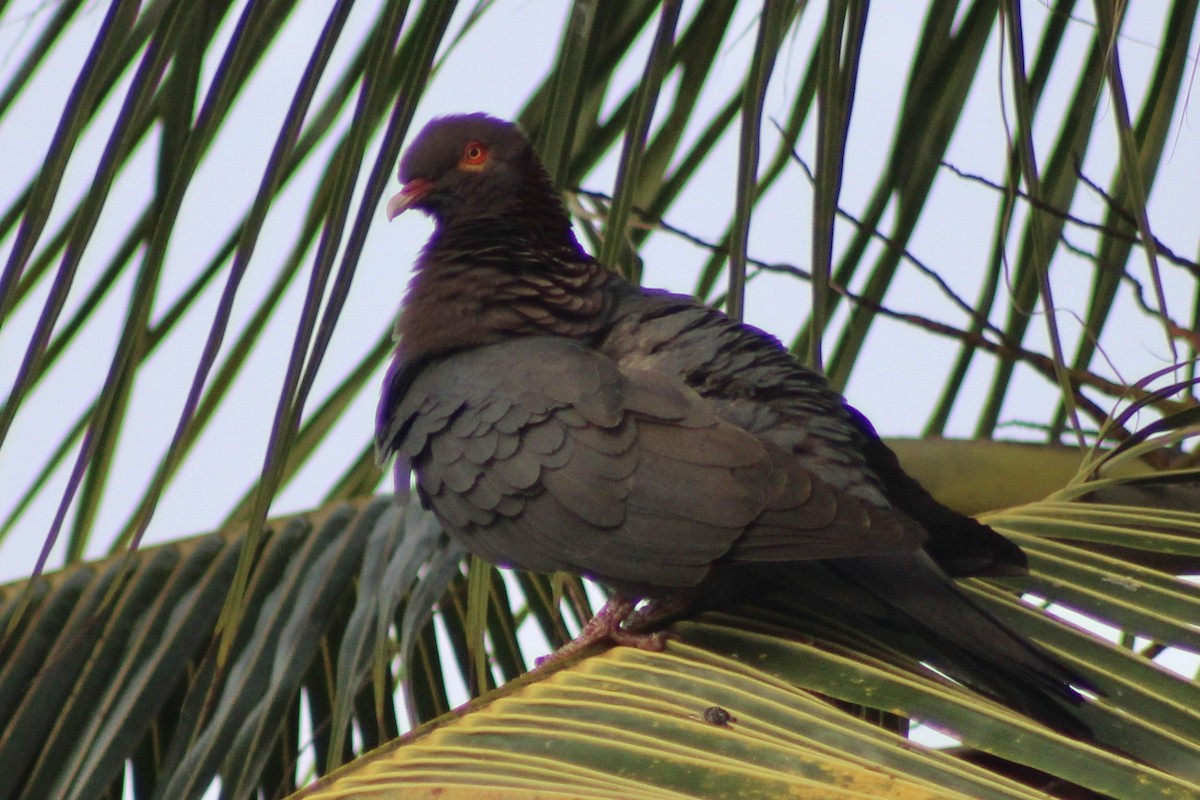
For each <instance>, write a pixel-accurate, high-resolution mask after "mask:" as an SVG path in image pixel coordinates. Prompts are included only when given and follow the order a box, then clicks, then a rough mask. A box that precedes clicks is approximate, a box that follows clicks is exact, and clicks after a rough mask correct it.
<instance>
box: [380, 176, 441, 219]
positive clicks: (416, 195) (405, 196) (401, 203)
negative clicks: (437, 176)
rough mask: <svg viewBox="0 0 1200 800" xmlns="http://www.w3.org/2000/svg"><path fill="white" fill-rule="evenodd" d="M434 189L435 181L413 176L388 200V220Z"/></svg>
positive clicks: (413, 204)
mask: <svg viewBox="0 0 1200 800" xmlns="http://www.w3.org/2000/svg"><path fill="white" fill-rule="evenodd" d="M432 189H433V182H432V181H428V180H426V179H425V178H413V179H412V180H411V181H409V182H408V183H406V184H404V186H402V187H400V191H398V192H396V193H395V194H394V195H392V197H391V199H390V200H388V201H387V218H388V222H391V221H392V220H394V219H395V218H396V217H398V216H400V215H401V214H403V213H404V212H405V211H408V210H409V209H410V208H412V207H413V206H415V205H416V204H417V203H419V202H421V198H422V197H424V196H425V195H427V194H429V192H430V191H431V190H432Z"/></svg>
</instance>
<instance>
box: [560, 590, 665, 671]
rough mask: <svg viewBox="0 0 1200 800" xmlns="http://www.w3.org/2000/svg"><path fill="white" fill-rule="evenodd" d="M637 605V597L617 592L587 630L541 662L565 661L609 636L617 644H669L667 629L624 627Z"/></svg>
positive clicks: (645, 646) (657, 647) (646, 647)
mask: <svg viewBox="0 0 1200 800" xmlns="http://www.w3.org/2000/svg"><path fill="white" fill-rule="evenodd" d="M636 605H637V601H636V600H632V599H630V598H628V597H624V596H622V595H614V596H613V598H612V599H611V600H609V601H608V602H607V603H605V604H604V607H603V608H601V609H600V610H599V611H597V612H596V616H594V617H592V618H591V620H589V621H588V624H587V625H584V626H583V630H582V631H580V632H579V635H578V636H576V637H575V638H574V639H572V640H571V641H569V642H567V643H566V644H564V645H563V646H562V647H560V648H558V649H557V650H555V651H554V652H553V653H550V654H549V655H546V656H542V657H541V658H539V659H538V660H537V666H539V667H544V666H546V665H547V664H553V663H554V662H555V661H562V660H563V659H565V658H568V657H570V656H573V655H575V654H576V653H578V652H579V651H581V650H584V649H586V648H588V647H591V646H592V645H594V644H598V643H599V642H603V641H606V640H607V641H610V642H613V643H614V644H623V645H626V646H629V647H637V648H639V649H642V650H653V651H655V652H657V651H659V650H662V649H663V647H665V646H666V638H667V637H666V634H665V633H662V632H659V633H633V632H632V631H627V630H625V629H624V628H622V627H621V623H622V622H624V621H625V620H626V619H627V618H628V617H629V616H630V615H631V614H633V609H634V606H636Z"/></svg>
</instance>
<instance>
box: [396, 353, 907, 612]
mask: <svg viewBox="0 0 1200 800" xmlns="http://www.w3.org/2000/svg"><path fill="white" fill-rule="evenodd" d="M380 426H381V427H380V438H379V442H380V450H381V452H382V453H383V454H385V455H386V454H387V453H389V452H390V451H396V452H398V454H399V455H400V457H401V459H407V460H408V461H410V462H411V463H412V465H413V467H414V469H415V471H416V474H417V486H418V490H419V492H420V495H421V498H422V500H423V501H424V502H425V503H426V504H427V505H428V506H429V507H430V508H432V510H433V511H434V513H435V514H436V515H437V516H438V517H439V519H441V521H442V523H443V525H444V526H445V527H446V529H447V531H448V532H449V533H450V534H451V535H452V536H454V537H455V538H457V539H459V540H460V541H462V542H463V543H464V544H465V545H466V546H467V547H468V548H469V549H471V550H472V551H473V552H475V553H477V554H478V555H480V556H481V557H483V558H486V559H488V560H491V561H493V562H495V563H499V564H505V565H510V566H516V567H520V568H524V569H529V570H535V571H555V570H564V569H565V570H571V571H574V572H579V573H582V574H585V575H590V576H593V577H596V578H598V579H600V580H606V581H609V582H612V583H616V584H619V585H623V586H637V587H643V588H661V589H673V588H674V589H677V588H685V587H688V586H694V585H696V584H697V583H699V582H700V581H701V580H703V579H704V578H705V576H706V575H707V574H708V573H709V571H710V570H711V569H712V567H713V565H714V564H715V563H718V562H721V561H723V560H725V561H774V560H803V559H811V558H828V557H844V556H858V555H864V554H874V553H880V552H907V551H910V550H912V549H913V548H914V547H915V546H916V545H917V544H919V542H920V538H921V536H922V534H921V532H920V530H919V529H918V528H916V526H915V524H914V525H911V528H912V530H909V529H908V527H909V526H906V525H905V524H904V523H903V517H902V515H896V514H895V513H894V512H893V511H892V510H891V509H889V508H887V507H886V506H882V507H880V506H875V505H873V504H871V503H870V502H868V501H866V500H855V499H848V498H846V497H844V496H843V495H842V494H841V493H839V492H838V491H837V490H836V489H835V488H834V487H831V486H830V485H828V484H826V483H823V482H821V481H819V480H818V479H816V478H815V477H813V476H812V475H811V474H810V473H809V472H808V471H807V470H806V469H805V468H804V467H803V466H801V465H800V464H799V463H798V461H797V460H796V459H794V458H789V457H788V453H787V452H785V450H784V449H782V448H781V447H780V446H779V445H778V444H777V443H775V442H771V441H767V440H764V439H762V438H760V437H759V436H756V435H755V434H754V433H752V432H750V431H747V430H744V429H743V428H741V427H739V426H738V425H736V424H734V423H733V422H731V421H728V420H726V419H722V418H721V417H720V416H718V414H717V412H716V410H714V408H713V405H712V404H711V403H710V402H709V401H706V400H705V399H703V398H702V397H701V396H700V395H699V394H698V393H697V392H696V391H694V390H693V389H691V388H689V387H688V386H686V385H685V384H684V383H683V382H682V381H680V380H678V379H676V378H675V377H673V376H670V375H664V374H661V373H659V372H655V371H650V370H643V369H640V368H638V367H637V366H627V367H625V368H622V367H619V366H618V365H617V364H616V363H615V362H613V361H612V360H610V359H609V358H607V357H606V356H604V355H602V354H600V353H597V352H595V351H593V350H590V349H589V348H587V347H585V346H584V345H582V344H579V343H577V342H574V341H571V340H567V339H559V338H551V337H538V338H527V339H517V340H513V341H509V342H505V343H502V344H496V345H490V346H486V347H480V348H476V349H473V350H469V351H465V352H463V353H459V354H455V355H453V356H449V357H447V358H444V359H441V360H439V361H435V362H433V363H431V364H429V365H427V366H425V367H424V369H422V370H421V371H420V373H419V374H418V375H417V376H416V377H415V379H413V380H411V383H410V384H408V385H407V386H406V391H405V392H404V395H403V397H401V398H399V402H398V403H396V404H395V408H394V409H390V410H388V409H381V414H380ZM788 449H790V448H788ZM897 518H899V519H901V522H897V521H896V520H897Z"/></svg>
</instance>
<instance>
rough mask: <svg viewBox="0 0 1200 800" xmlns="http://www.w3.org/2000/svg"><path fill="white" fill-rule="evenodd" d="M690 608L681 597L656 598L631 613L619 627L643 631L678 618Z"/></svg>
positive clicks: (685, 599) (689, 604) (688, 601)
mask: <svg viewBox="0 0 1200 800" xmlns="http://www.w3.org/2000/svg"><path fill="white" fill-rule="evenodd" d="M691 606H692V603H691V601H690V600H688V599H687V598H686V597H683V596H682V595H671V596H668V597H658V598H655V599H653V600H650V601H649V602H647V603H646V605H644V606H642V607H641V608H638V609H634V610H633V611H631V612H630V614H629V616H627V617H626V618H625V622H624V623H622V625H621V627H622V628H623V629H624V630H626V631H644V630H646V629H647V628H653V627H655V626H656V625H659V624H661V623H663V622H665V621H667V620H669V619H672V618H674V617H677V616H679V615H680V614H682V613H683V612H685V611H687V610H688V609H689V608H691Z"/></svg>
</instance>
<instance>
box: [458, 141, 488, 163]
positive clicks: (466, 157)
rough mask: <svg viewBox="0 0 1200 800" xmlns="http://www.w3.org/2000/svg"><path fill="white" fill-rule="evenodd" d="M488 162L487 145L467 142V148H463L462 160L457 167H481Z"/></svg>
mask: <svg viewBox="0 0 1200 800" xmlns="http://www.w3.org/2000/svg"><path fill="white" fill-rule="evenodd" d="M487 160H488V149H487V145H486V144H484V143H483V142H467V146H466V147H464V148H463V154H462V160H460V161H459V162H458V163H459V166H462V167H467V168H471V167H481V166H483V165H484V163H486V162H487Z"/></svg>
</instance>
